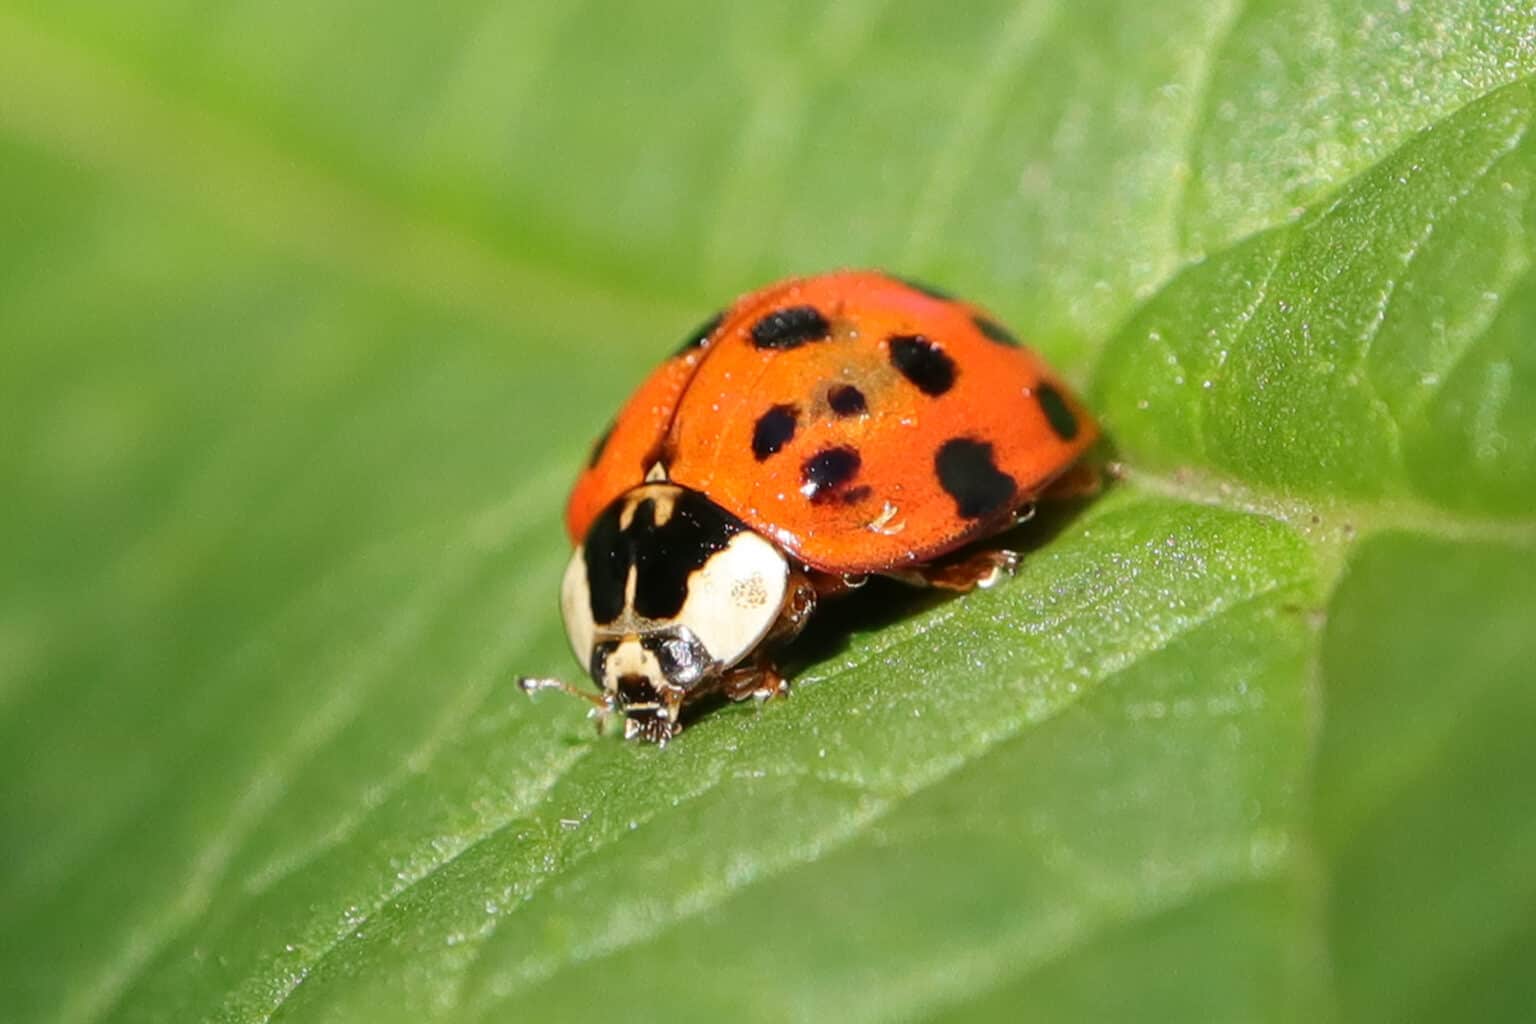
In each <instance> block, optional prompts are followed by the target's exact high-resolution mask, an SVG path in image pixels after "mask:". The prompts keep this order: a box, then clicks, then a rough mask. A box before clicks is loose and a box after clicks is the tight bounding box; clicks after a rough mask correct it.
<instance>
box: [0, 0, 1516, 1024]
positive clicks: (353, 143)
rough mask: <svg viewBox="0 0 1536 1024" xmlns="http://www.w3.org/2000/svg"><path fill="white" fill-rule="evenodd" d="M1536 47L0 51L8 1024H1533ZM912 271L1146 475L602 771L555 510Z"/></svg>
mask: <svg viewBox="0 0 1536 1024" xmlns="http://www.w3.org/2000/svg"><path fill="white" fill-rule="evenodd" d="M1533 72H1536V14H1533V13H1532V11H1531V9H1530V7H1529V5H1528V4H1525V3H1508V4H1498V3H1494V2H1492V0H1466V2H1455V0H1426V2H1418V3H1414V4H1411V5H1410V4H1406V3H1403V4H1396V5H1393V4H1388V3H1375V2H1371V0H1295V2H1287V3H1279V2H1262V0H1249V2H1247V3H1240V2H1238V0H1218V2H1214V3H1212V2H1209V0H1199V2H1196V0H1170V2H1166V3H1159V4H1138V3H1130V2H1125V3H1110V2H1103V3H1098V2H1095V3H1083V4H1072V3H1068V2H1066V0H1035V2H1024V3H997V2H990V0H977V2H972V3H967V4H964V5H959V4H952V3H951V4H936V3H910V2H909V3H900V2H881V0H838V2H832V3H786V4H762V5H756V4H724V3H722V4H718V5H711V4H702V3H683V2H666V0H655V2H646V3H643V4H622V3H616V2H592V3H580V2H537V3H536V2H528V0H525V2H506V0H462V2H449V3H444V4H439V5H433V6H430V7H429V6H427V5H419V6H417V7H412V6H410V5H403V4H399V5H392V6H390V7H387V8H386V7H383V6H381V5H374V4H362V3H355V2H349V0H329V2H322V3H308V2H306V3H298V2H294V0H262V2H224V3H208V2H204V0H198V2H192V0H132V2H125V3H120V4H102V3H95V2H80V0H50V2H47V3H42V2H27V0H0V240H3V244H0V438H3V443H0V537H3V538H4V551H3V554H4V571H3V573H0V1018H3V1019H4V1020H6V1021H8V1022H17V1024H30V1022H44V1021H47V1022H61V1024H93V1022H107V1021H113V1022H117V1021H202V1020H207V1021H236V1022H253V1021H269V1020H272V1021H320V1020H325V1021H370V1022H375V1021H377V1022H390V1021H411V1022H421V1021H467V1020H482V1019H484V1020H558V1019H576V1018H579V1017H582V1016H595V1015H597V1014H599V1013H606V1014H618V1015H620V1016H630V1017H637V1018H655V1019H667V1020H672V1021H689V1020H715V1019H720V1018H722V1017H725V1016H729V1017H731V1018H733V1019H742V1020H761V1021H778V1020H786V1019H802V1020H868V1021H876V1020H878V1021H886V1020H892V1021H894V1020H918V1019H924V1020H951V1019H953V1020H1004V1019H1029V1020H1059V1021H1083V1020H1094V1021H1102V1020H1180V1021H1196V1020H1199V1021H1205V1020H1209V1021H1301V1020H1309V1021H1310V1020H1319V1019H1321V1020H1333V1021H1340V1022H1345V1021H1347V1022H1370V1021H1409V1020H1415V1021H1438V1020H1458V1021H1459V1020H1468V1019H1475V1020H1483V1021H1490V1020H1499V1019H1509V1020H1521V1019H1524V1020H1529V1019H1531V1018H1532V1016H1533V1011H1536V973H1533V972H1532V971H1531V969H1530V965H1531V963H1532V962H1533V959H1532V958H1533V955H1536V869H1533V865H1536V813H1533V811H1536V801H1533V798H1532V794H1533V792H1536V790H1533V789H1532V779H1533V778H1536V774H1533V773H1536V744H1533V743H1532V742H1531V737H1532V735H1533V730H1536V634H1533V631H1532V628H1531V624H1532V621H1533V617H1536V284H1533V281H1532V276H1531V273H1530V271H1531V267H1532V260H1533V255H1536V243H1533V238H1536V191H1533V189H1536V142H1533V140H1532V139H1531V136H1530V133H1529V128H1530V125H1531V120H1532V117H1533V115H1536V79H1533V77H1532V76H1533ZM841 265H861V266H863V265H870V266H882V267H887V268H890V269H892V270H895V271H899V272H902V273H905V274H910V275H913V276H916V277H919V278H922V279H925V280H930V281H932V282H934V283H935V284H940V285H942V286H944V287H946V288H949V289H952V290H954V291H956V292H959V293H961V294H964V295H965V296H967V297H971V298H974V299H975V300H976V301H978V302H981V303H984V304H986V305H989V306H990V307H992V308H993V309H994V310H995V311H996V312H997V313H998V314H999V316H1000V317H1001V318H1002V319H1004V320H1005V321H1007V322H1009V323H1010V324H1012V325H1013V327H1014V328H1015V329H1016V330H1017V331H1018V332H1019V333H1021V334H1023V335H1024V336H1026V337H1028V338H1030V339H1031V341H1032V342H1033V343H1034V344H1035V345H1037V346H1038V347H1039V348H1040V349H1041V350H1042V351H1044V352H1045V353H1046V354H1047V355H1048V356H1049V357H1050V358H1051V359H1052V360H1053V361H1054V362H1056V363H1057V365H1058V366H1059V367H1061V368H1062V370H1063V371H1064V372H1065V373H1066V374H1067V375H1068V376H1069V377H1070V378H1071V379H1072V380H1074V381H1075V382H1076V383H1077V384H1078V385H1080V386H1081V387H1083V388H1084V389H1085V391H1086V392H1087V394H1088V395H1089V396H1090V397H1091V400H1092V402H1093V404H1094V405H1095V407H1096V408H1097V409H1098V410H1099V411H1100V412H1101V413H1102V416H1103V418H1104V421H1105V424H1106V426H1107V428H1108V430H1109V432H1110V434H1111V436H1112V437H1113V440H1114V442H1115V444H1116V445H1117V446H1118V454H1119V456H1120V457H1121V458H1122V459H1123V460H1124V462H1125V464H1126V467H1127V470H1126V473H1125V478H1124V479H1123V480H1122V481H1120V482H1118V483H1117V484H1116V485H1115V486H1113V487H1112V488H1111V489H1110V491H1109V492H1108V493H1106V494H1105V495H1104V496H1102V497H1101V498H1100V499H1098V500H1097V501H1095V502H1094V503H1092V504H1091V505H1090V506H1089V507H1088V508H1087V509H1086V510H1085V511H1083V512H1082V513H1081V514H1078V515H1075V516H1068V517H1064V518H1060V519H1058V520H1057V521H1056V522H1055V523H1054V524H1053V527H1052V529H1051V530H1050V531H1048V536H1043V537H1042V540H1041V541H1040V542H1039V544H1038V546H1037V548H1036V550H1034V551H1033V552H1032V554H1031V557H1030V559H1029V561H1028V562H1027V564H1026V566H1025V568H1024V570H1023V571H1022V572H1021V574H1020V575H1019V577H1018V578H1017V579H1016V580H1014V581H1012V582H1011V583H1010V584H1008V585H1006V586H1003V587H1000V588H998V589H997V590H995V591H991V592H988V593H985V594H978V595H974V596H972V597H968V598H964V599H959V600H951V601H940V602H931V601H924V600H912V599H908V598H904V597H901V596H900V595H893V594H892V593H891V592H889V591H886V592H883V593H884V596H883V597H881V598H880V600H881V602H883V603H882V604H881V605H880V606H879V607H877V608H873V609H871V608H870V607H868V602H866V605H865V607H863V608H862V610H860V609H854V610H851V611H845V612H842V613H838V615H840V616H841V618H836V617H834V619H835V621H833V622H832V623H831V624H830V627H829V631H828V632H827V633H826V634H825V636H824V641H823V643H822V644H821V645H820V646H819V647H818V648H817V649H815V650H814V651H812V652H811V654H810V655H809V661H810V663H809V664H808V665H807V666H806V667H805V669H804V670H803V671H802V672H801V673H800V676H799V678H798V687H797V691H796V694H795V696H794V698H793V699H792V700H790V701H787V702H781V703H777V704H774V705H770V706H768V707H765V708H763V709H762V710H761V711H758V710H756V709H754V708H752V707H732V708H727V709H723V710H722V711H720V712H719V713H717V714H714V715H712V716H710V717H709V718H708V719H706V720H705V721H703V722H701V723H700V724H699V725H698V726H696V727H695V728H693V729H691V730H690V731H689V732H688V733H686V734H685V735H684V736H683V737H682V739H681V740H680V741H679V742H677V743H676V744H674V745H673V746H672V747H670V748H669V749H667V750H666V751H664V752H662V751H657V750H654V749H640V748H637V747H635V746H632V745H625V744H622V743H619V742H616V741H613V740H612V739H609V740H606V741H597V740H595V739H594V738H593V737H592V736H591V734H590V732H589V730H588V728H587V725H586V723H585V722H584V721H583V720H582V719H581V716H580V714H579V710H578V709H577V708H575V707H574V706H570V705H568V704H566V703H565V702H563V701H560V700H556V699H549V700H545V701H541V702H538V703H529V702H526V701H524V700H523V699H522V698H521V696H520V695H518V694H517V693H516V692H515V688H514V687H513V686H512V685H511V681H512V679H513V678H514V677H515V675H516V674H517V673H519V672H561V673H566V674H570V673H572V672H573V671H574V666H572V665H571V664H570V663H569V655H568V654H567V652H566V650H565V644H564V640H563V634H562V631H561V627H560V624H559V621H558V614H557V611H556V602H555V591H556V588H557V585H558V578H559V573H560V570H561V566H562V563H563V561H564V559H565V557H566V545H565V540H564V537H563V533H562V531H561V528H560V525H559V511H560V506H561V503H562V501H563V497H564V492H565V489H566V487H567V486H568V483H569V481H570V479H571V476H572V474H573V472H574V470H575V468H576V467H577V466H578V465H579V463H580V460H581V458H582V456H583V454H584V452H585V451H586V449H587V446H588V444H589V443H590V440H591V438H592V437H593V436H594V435H595V434H596V432H597V431H598V429H599V428H600V427H601V425H602V424H603V423H604V422H606V420H607V419H608V417H609V415H610V414H611V411H612V409H613V408H614V407H615V406H616V405H617V403H618V402H619V401H620V400H621V399H622V398H623V396H624V395H625V393H626V392H627V391H628V390H629V389H630V388H631V387H632V386H634V384H635V383H636V382H637V381H638V380H639V379H640V377H641V375H642V374H643V373H644V372H645V371H646V369H647V368H648V367H649V366H650V365H651V364H652V363H653V362H654V361H656V360H657V359H658V358H659V357H660V356H661V355H662V354H664V353H667V352H669V351H671V349H672V348H673V347H675V345H676V343H677V341H678V340H679V339H680V338H682V337H683V336H684V334H685V333H686V332H687V331H688V330H689V328H691V327H692V326H693V325H694V324H695V323H696V322H697V321H698V320H700V319H701V318H702V317H703V316H704V315H705V314H707V313H708V312H710V311H712V310H713V309H715V308H717V307H718V306H720V305H721V304H722V303H723V302H724V301H725V300H726V299H727V298H729V297H730V296H731V295H732V294H734V293H736V292H738V291H740V290H743V289H746V288H749V287H752V286H755V285H758V284H761V283H764V282H765V281H768V280H771V279H773V278H776V277H780V276H784V275H787V274H791V273H806V272H812V271H815V270H819V269H825V268H830V267H835V266H841Z"/></svg>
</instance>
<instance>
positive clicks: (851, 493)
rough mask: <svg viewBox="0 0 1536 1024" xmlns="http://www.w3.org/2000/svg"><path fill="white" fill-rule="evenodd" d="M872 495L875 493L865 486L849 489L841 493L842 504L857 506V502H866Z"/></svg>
mask: <svg viewBox="0 0 1536 1024" xmlns="http://www.w3.org/2000/svg"><path fill="white" fill-rule="evenodd" d="M873 493H875V492H874V491H873V489H871V488H869V487H867V486H863V485H860V486H858V487H850V488H848V490H846V491H844V492H843V499H842V500H843V504H844V505H857V504H858V503H859V502H861V501H865V500H867V499H868V498H869V496H870V495H871V494H873Z"/></svg>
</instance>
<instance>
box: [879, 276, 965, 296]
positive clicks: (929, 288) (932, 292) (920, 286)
mask: <svg viewBox="0 0 1536 1024" xmlns="http://www.w3.org/2000/svg"><path fill="white" fill-rule="evenodd" d="M885 276H886V277H889V278H890V279H891V280H893V281H900V282H901V283H902V284H904V285H906V286H907V287H908V288H911V289H912V290H913V291H915V292H921V293H922V294H924V295H926V296H928V297H929V298H930V299H938V300H939V301H940V302H952V301H954V298H955V297H954V296H953V295H951V294H950V293H949V292H946V291H945V290H944V289H942V288H935V287H933V285H931V284H924V283H923V282H921V281H914V280H913V279H912V278H910V277H901V276H899V275H897V274H887V275H885Z"/></svg>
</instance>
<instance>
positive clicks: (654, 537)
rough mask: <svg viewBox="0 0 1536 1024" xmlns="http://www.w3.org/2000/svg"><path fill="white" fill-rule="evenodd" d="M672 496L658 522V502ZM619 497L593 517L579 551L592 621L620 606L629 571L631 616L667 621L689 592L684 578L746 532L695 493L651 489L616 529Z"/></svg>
mask: <svg viewBox="0 0 1536 1024" xmlns="http://www.w3.org/2000/svg"><path fill="white" fill-rule="evenodd" d="M667 497H670V498H671V500H672V514H671V515H670V516H668V517H666V522H664V523H659V524H658V523H657V522H656V518H657V516H656V513H657V500H658V498H659V499H660V500H662V501H665V500H666V498H667ZM626 503H627V500H626V498H620V499H618V500H617V501H615V502H614V503H613V504H611V505H609V506H608V507H607V508H606V509H604V510H603V513H602V515H600V516H598V517H597V521H596V522H595V523H594V524H593V526H592V529H591V530H589V531H588V532H587V539H586V541H585V542H584V543H583V545H582V553H583V555H584V556H585V557H586V560H587V589H588V590H589V591H590V593H591V604H592V619H593V621H594V622H596V623H598V624H599V625H606V624H608V623H610V622H612V621H613V620H615V619H617V618H618V617H619V615H620V613H621V612H623V610H624V591H625V588H626V586H627V585H628V582H629V572H630V570H631V569H633V570H634V572H635V606H634V610H635V612H636V614H638V615H641V616H643V617H645V618H648V619H670V618H673V617H675V616H676V615H677V613H678V612H679V611H681V610H682V607H683V602H684V601H685V600H687V597H688V577H690V576H692V575H693V574H694V573H695V572H697V571H698V570H699V569H702V568H703V567H704V563H705V562H708V561H709V559H710V557H711V556H713V555H714V554H715V553H716V552H717V551H719V550H721V549H722V548H724V547H725V546H726V545H727V544H729V543H730V542H731V538H732V537H734V536H736V534H738V533H740V532H741V531H743V530H745V529H746V525H745V524H744V523H742V521H741V520H740V519H737V518H736V517H735V516H733V515H731V514H730V513H729V512H727V511H726V510H725V509H723V508H721V507H720V506H719V505H716V504H715V503H714V502H712V501H710V500H709V499H708V498H706V497H704V496H703V495H702V494H699V493H698V492H697V491H690V490H688V489H686V488H683V487H675V486H674V487H658V488H656V489H655V490H653V491H651V492H650V493H649V494H648V496H647V497H644V498H641V499H640V501H639V502H638V503H637V504H636V505H635V510H634V513H633V515H631V516H630V520H629V526H628V527H623V528H621V526H620V520H621V519H622V517H623V514H624V507H625V505H626Z"/></svg>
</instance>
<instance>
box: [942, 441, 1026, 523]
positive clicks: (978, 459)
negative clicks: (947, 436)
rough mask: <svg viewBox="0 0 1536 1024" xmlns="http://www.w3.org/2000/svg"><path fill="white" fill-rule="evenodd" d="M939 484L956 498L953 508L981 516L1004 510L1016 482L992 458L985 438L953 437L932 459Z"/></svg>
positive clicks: (973, 516) (966, 515) (964, 515)
mask: <svg viewBox="0 0 1536 1024" xmlns="http://www.w3.org/2000/svg"><path fill="white" fill-rule="evenodd" d="M933 468H934V472H935V473H937V474H938V477H939V486H941V487H943V488H944V490H945V491H946V492H948V494H949V496H950V497H951V498H954V499H955V510H956V511H957V512H959V513H960V515H961V517H962V518H965V519H984V518H986V517H987V516H991V515H995V514H997V513H999V512H1001V511H1003V510H1004V509H1007V508H1008V507H1009V505H1011V504H1012V502H1013V495H1014V491H1015V490H1016V489H1017V486H1018V485H1017V483H1016V482H1015V481H1014V479H1013V477H1011V476H1009V475H1008V474H1007V473H1004V472H1003V471H1002V470H1000V469H998V468H997V464H996V463H995V462H993V461H992V446H991V445H990V444H987V443H986V442H985V441H976V440H972V439H971V438H968V437H956V438H953V439H951V440H949V441H945V442H944V446H943V447H942V448H940V449H939V451H938V454H937V455H935V456H934V459H933Z"/></svg>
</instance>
